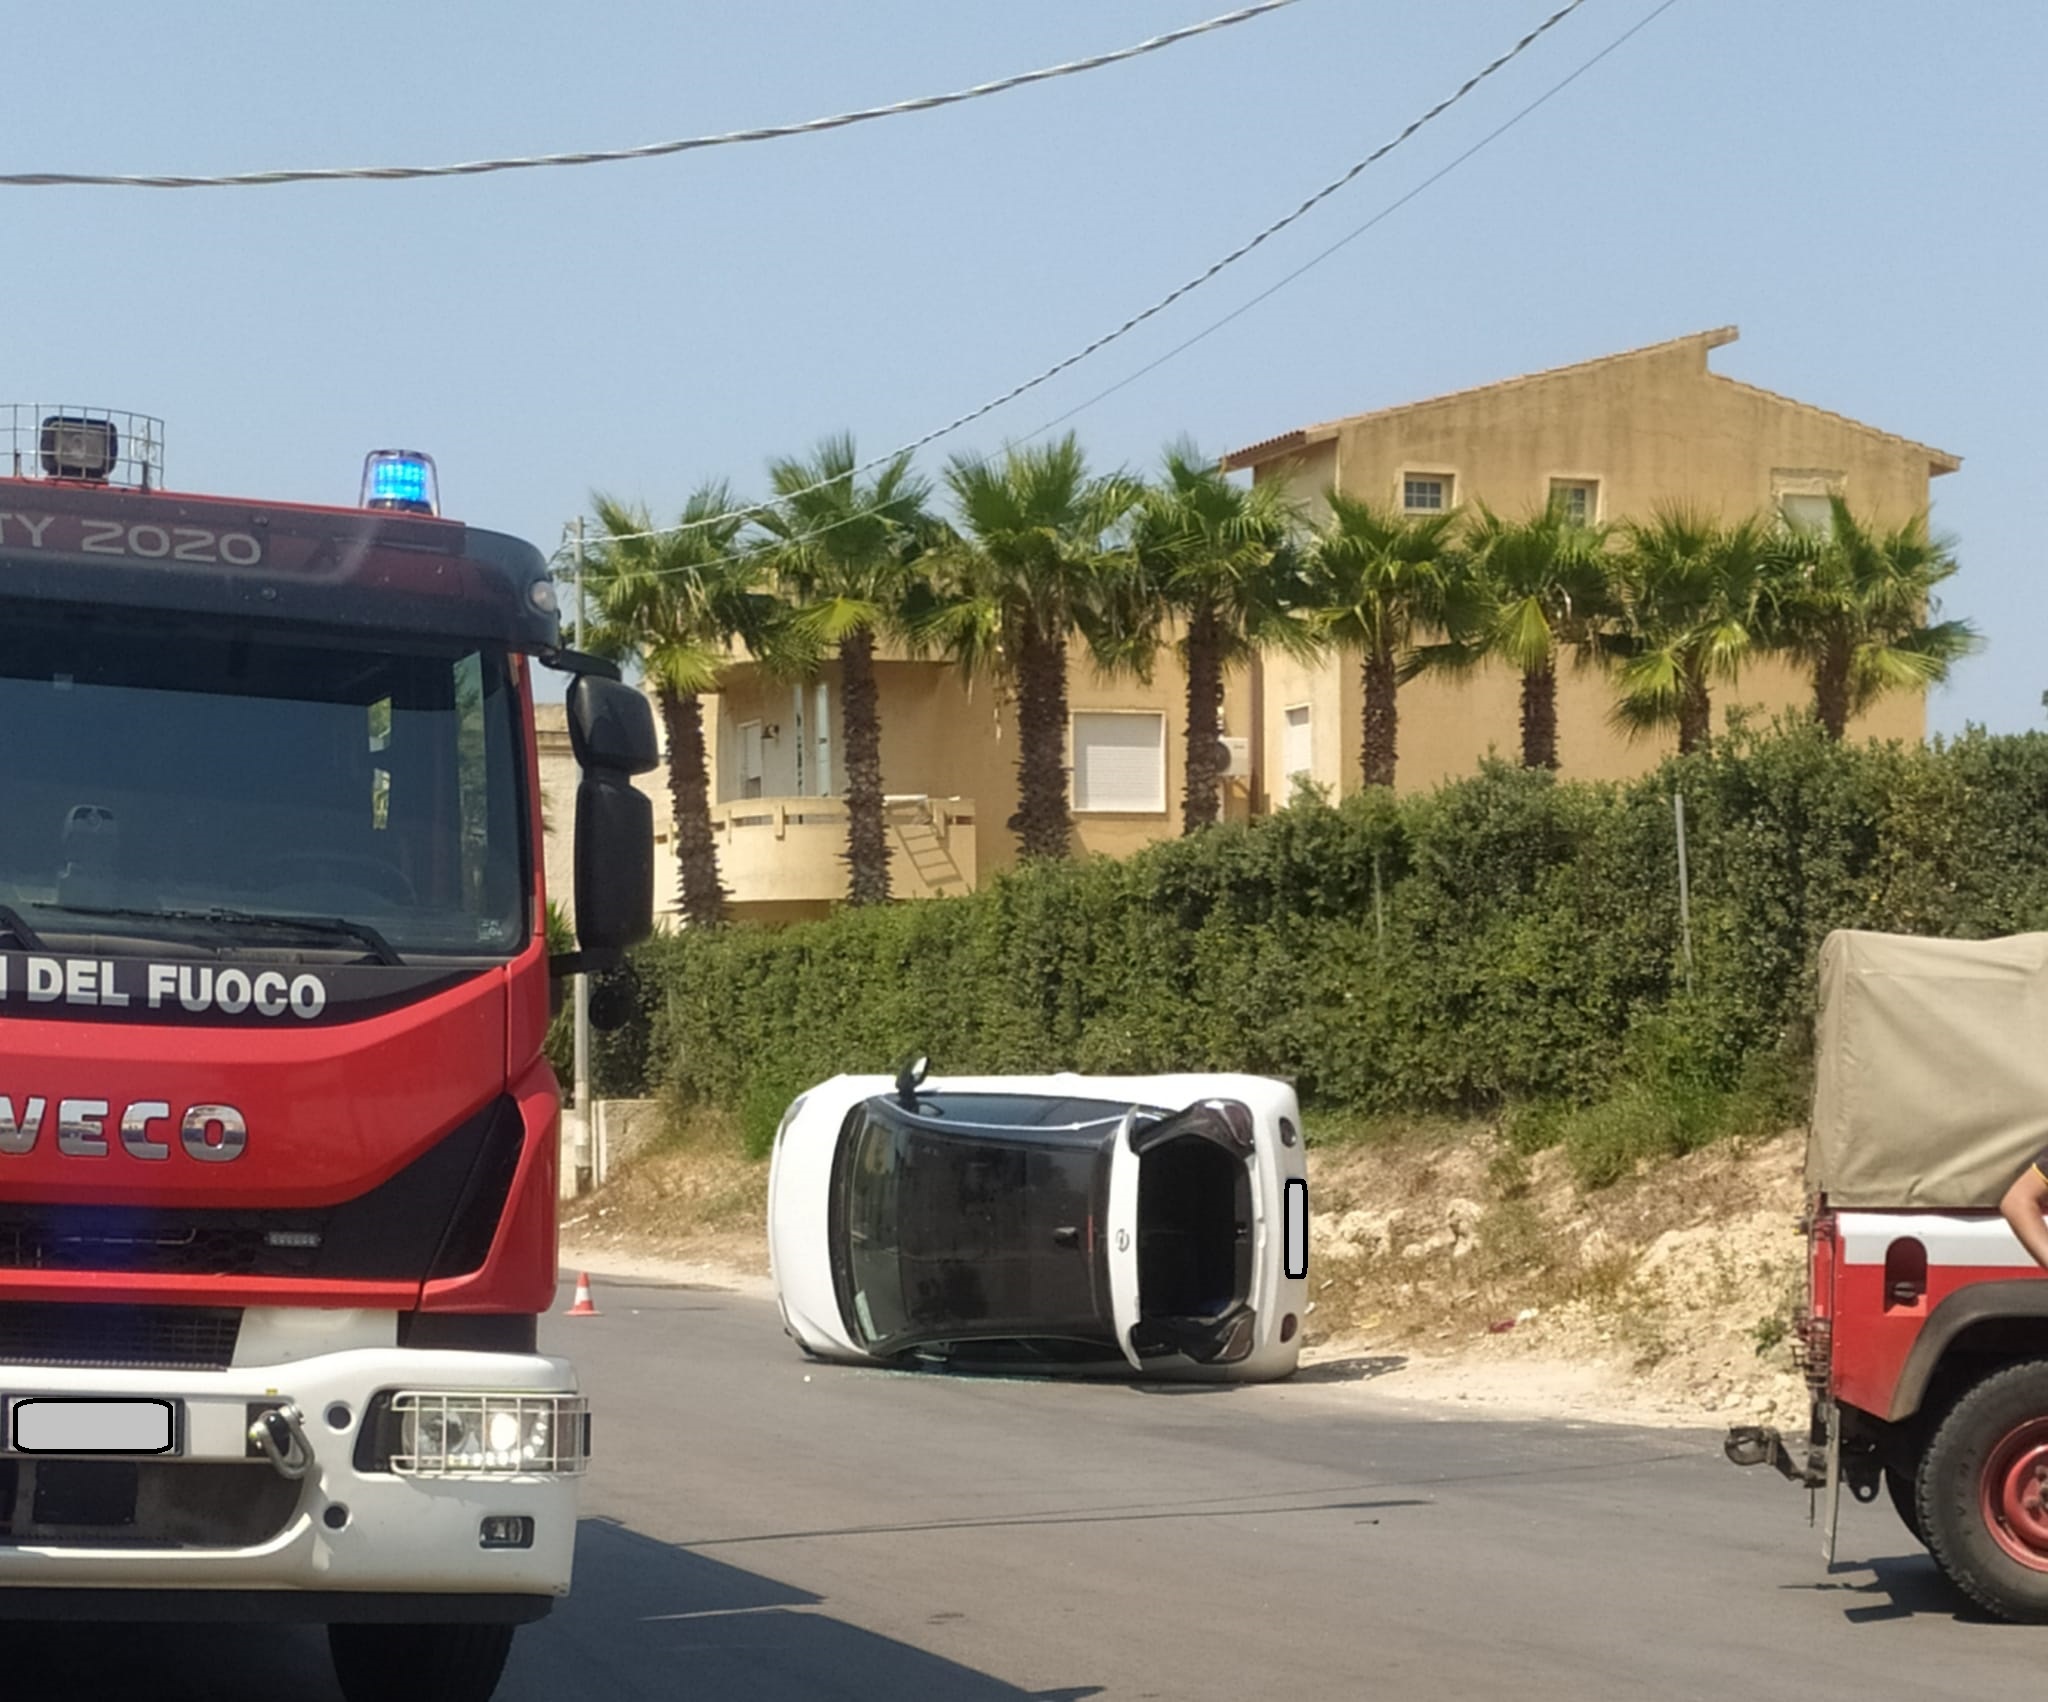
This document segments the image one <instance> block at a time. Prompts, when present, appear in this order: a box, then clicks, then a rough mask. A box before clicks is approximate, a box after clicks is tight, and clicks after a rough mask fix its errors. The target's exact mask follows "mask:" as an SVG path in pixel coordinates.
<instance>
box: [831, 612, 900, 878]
mask: <svg viewBox="0 0 2048 1702" xmlns="http://www.w3.org/2000/svg"><path fill="white" fill-rule="evenodd" d="M839 684H840V690H841V692H842V694H843V695H844V698H845V703H846V712H845V719H846V868H847V892H846V901H847V902H848V903H849V904H887V903H888V902H889V835H888V827H887V824H886V823H885V822H884V821H883V819H882V715H881V708H880V704H879V701H878V697H877V693H876V691H875V635H874V634H873V633H872V632H855V633H849V634H848V635H847V636H846V637H845V638H843V639H841V640H840V642H839Z"/></svg>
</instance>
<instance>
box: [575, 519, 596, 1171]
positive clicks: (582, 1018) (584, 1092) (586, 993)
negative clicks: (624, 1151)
mask: <svg viewBox="0 0 2048 1702" xmlns="http://www.w3.org/2000/svg"><path fill="white" fill-rule="evenodd" d="M576 648H577V649H578V650H581V649H582V648H583V516H582V515H580V514H579V515H577V516H576ZM578 944H579V947H580V944H581V942H580V941H579V942H578ZM575 999H576V1114H577V1115H578V1116H579V1117H581V1118H582V1119H583V1138H584V1140H585V1141H586V1142H588V1143H589V1146H588V1150H589V1153H590V1165H591V1172H592V1180H593V1181H595V1180H596V1179H597V1177H596V1170H597V1119H596V1118H595V1117H594V1116H592V1115H591V1109H590V977H589V976H588V975H582V974H579V975H578V976H577V977H576V988H575Z"/></svg>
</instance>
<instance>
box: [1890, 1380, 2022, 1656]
mask: <svg viewBox="0 0 2048 1702" xmlns="http://www.w3.org/2000/svg"><path fill="white" fill-rule="evenodd" d="M1920 1526H1921V1529H1922V1530H1923V1531H1924V1532H1925V1533H1926V1534H1925V1541H1926V1543H1927V1547H1928V1549H1929V1551H1930V1552H1931V1553H1932V1554H1933V1555H1934V1558H1935V1561H1936V1562H1937V1563H1938V1564H1939V1565H1940V1567H1941V1569H1942V1571H1943V1572H1945V1573H1947V1574H1948V1576H1949V1578H1950V1579H1951V1580H1952V1581H1953V1582H1954V1583H1955V1584H1956V1586H1957V1587H1958V1588H1959V1589H1961V1590H1962V1591H1963V1593H1964V1594H1965V1595H1967V1596H1969V1597H1970V1598H1971V1599H1972V1600H1973V1601H1975V1602H1977V1603H1979V1604H1980V1605H1981V1606H1983V1607H1986V1608H1989V1609H1990V1610H1991V1611H1992V1612H1993V1613H1995V1614H1997V1615H1998V1616H1999V1617H2000V1618H2001V1619H2010V1620H2018V1621H2021V1622H2025V1623H2029V1624H2048V1360H2042V1359H2029V1360H2023V1361H2022V1362H2021V1363H2019V1364H2018V1365H2009V1366H2007V1367H2006V1368H2005V1369H2004V1370H2003V1371H1998V1372H1995V1373H1993V1374H1992V1375H1991V1376H1989V1377H1986V1378H1985V1379H1984V1380H1983V1381H1982V1382H1981V1383H1978V1384H1977V1385H1976V1386H1975V1387H1973V1388H1971V1389H1970V1390H1969V1391H1968V1392H1966V1393H1965V1394H1964V1395H1963V1396H1962V1398H1961V1399H1959V1400H1958V1401H1957V1402H1956V1403H1955V1405H1954V1406H1952V1407H1950V1408H1949V1410H1948V1414H1947V1416H1946V1417H1945V1418H1943V1420H1942V1421H1941V1425H1940V1428H1939V1429H1937V1430H1936V1431H1935V1433H1934V1436H1933V1439H1932V1440H1931V1441H1930V1442H1929V1443H1928V1445H1927V1458H1926V1462H1925V1464H1924V1465H1923V1466H1922V1468H1921V1471H1920Z"/></svg>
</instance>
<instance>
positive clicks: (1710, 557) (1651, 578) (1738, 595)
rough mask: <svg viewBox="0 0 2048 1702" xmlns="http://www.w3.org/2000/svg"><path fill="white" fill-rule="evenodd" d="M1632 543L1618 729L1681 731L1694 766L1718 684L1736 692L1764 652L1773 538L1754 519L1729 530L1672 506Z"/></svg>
mask: <svg viewBox="0 0 2048 1702" xmlns="http://www.w3.org/2000/svg"><path fill="white" fill-rule="evenodd" d="M1624 536H1625V539H1626V547H1625V548H1624V549H1623V551H1622V553H1621V555H1620V556H1619V558H1618V559H1617V560H1616V562H1615V590H1616V593H1617V595H1618V598H1619V601H1620V604H1621V608H1622V613H1623V620H1624V624H1625V629H1626V630H1625V633H1624V635H1623V637H1622V638H1621V639H1620V640H1619V648H1620V649H1621V651H1622V654H1623V657H1624V659H1623V661H1622V663H1621V665H1620V668H1619V670H1618V672H1617V675H1616V690H1617V700H1616V703H1615V707H1614V714H1613V722H1614V725H1615V726H1617V727H1619V728H1621V729H1623V730H1624V731H1626V732H1627V733H1628V734H1629V735H1630V736H1631V737H1635V736H1638V735H1640V734H1644V733H1650V732H1657V731H1661V730H1662V729H1664V728H1667V727H1675V728H1677V730H1678V752H1679V755H1681V756H1688V755H1690V754H1691V753H1692V752H1694V751H1696V750H1699V749H1700V748H1701V747H1702V746H1704V745H1705V744H1706V742H1707V739H1708V736H1709V734H1710V732H1711V730H1712V723H1713V698H1712V690H1711V688H1712V686H1713V684H1714V683H1715V682H1717V681H1718V682H1720V683H1723V684H1727V685H1733V684H1734V683H1735V681H1736V680H1737V679H1738V678H1739V677H1740V676H1741V673H1742V665H1743V663H1744V662H1745V661H1747V660H1748V659H1749V657H1750V656H1751V655H1752V654H1754V653H1756V652H1757V651H1759V650H1760V649H1761V648H1762V647H1763V632H1764V624H1765V622H1766V621H1767V620H1768V618H1769V614H1770V599H1769V595H1768V591H1769V585H1768V581H1767V579H1766V576H1765V572H1764V563H1765V536H1764V531H1763V528H1762V526H1761V525H1760V524H1759V523H1758V522H1757V521H1755V520H1754V519H1746V520H1740V521H1737V522H1736V523H1735V524H1733V525H1731V526H1723V525H1719V524H1717V523H1716V522H1715V521H1714V520H1713V519H1712V518H1711V517H1709V516H1707V515H1705V514H1702V513H1700V512H1699V511H1698V510H1696V509H1690V508H1685V507H1678V506H1671V507H1664V508H1659V509H1658V510H1657V511H1656V512H1655V513H1654V514H1653V516H1652V517H1651V519H1650V520H1649V521H1648V522H1646V523H1643V524H1639V525H1630V526H1628V527H1626V528H1625V529H1624Z"/></svg>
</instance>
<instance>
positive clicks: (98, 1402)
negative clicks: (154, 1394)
mask: <svg viewBox="0 0 2048 1702" xmlns="http://www.w3.org/2000/svg"><path fill="white" fill-rule="evenodd" d="M7 1434H8V1440H9V1441H10V1442H12V1443H13V1445H14V1448H15V1451H16V1452H17V1453H22V1454H169V1453H172V1452H174V1451H175V1450H176V1448H177V1442H178V1414H177V1403H176V1402H174V1401H166V1400H136V1399H131V1398H128V1397H112V1396H109V1397H104V1398H98V1399H95V1398H91V1397H87V1398H82V1399H81V1398H75V1397H63V1398H59V1397H55V1396H49V1395H27V1396H23V1397H22V1398H20V1399H18V1400H16V1401H15V1402H14V1403H13V1406H12V1407H11V1409H10V1410H9V1412H8V1415H7Z"/></svg>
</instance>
